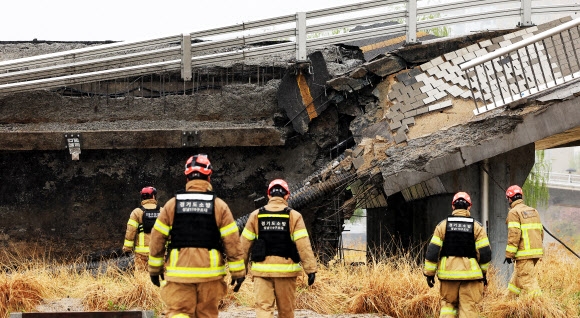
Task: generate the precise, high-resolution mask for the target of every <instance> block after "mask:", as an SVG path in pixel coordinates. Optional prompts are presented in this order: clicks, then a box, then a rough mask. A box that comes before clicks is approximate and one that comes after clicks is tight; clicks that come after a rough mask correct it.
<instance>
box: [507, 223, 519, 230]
mask: <svg viewBox="0 0 580 318" xmlns="http://www.w3.org/2000/svg"><path fill="white" fill-rule="evenodd" d="M520 226H521V225H520V222H509V223H508V229H509V228H510V227H512V228H517V229H519V228H520Z"/></svg>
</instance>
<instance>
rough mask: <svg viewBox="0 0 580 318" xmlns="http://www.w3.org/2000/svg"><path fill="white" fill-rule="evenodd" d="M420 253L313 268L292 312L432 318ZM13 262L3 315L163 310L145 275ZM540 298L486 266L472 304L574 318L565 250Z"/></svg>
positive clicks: (570, 262) (491, 311)
mask: <svg viewBox="0 0 580 318" xmlns="http://www.w3.org/2000/svg"><path fill="white" fill-rule="evenodd" d="M419 254H420V253H418V252H416V251H412V250H411V251H409V250H407V251H402V250H401V252H399V253H397V255H396V256H390V257H384V256H383V257H377V258H376V259H375V260H374V261H372V262H369V263H368V264H366V265H360V266H350V265H347V264H344V263H341V262H337V264H335V265H332V266H328V267H324V266H321V268H320V270H319V272H318V273H317V276H316V282H315V284H314V285H312V286H307V285H306V276H305V275H304V276H302V277H299V279H298V287H297V300H296V302H297V307H298V308H301V309H310V310H313V311H315V312H318V313H321V314H339V313H380V314H383V315H389V316H392V317H402V318H405V317H437V316H438V313H439V292H438V287H439V284H438V283H437V284H436V286H435V288H431V289H430V288H429V287H428V286H427V284H426V282H425V278H424V276H423V274H422V264H421V263H420V261H419V259H420V258H421V255H419ZM17 259H18V257H15V258H13V260H14V261H11V262H9V263H7V264H2V267H3V268H4V273H0V317H8V314H9V313H10V312H17V311H24V312H34V311H37V309H36V308H37V306H38V305H39V304H40V303H41V302H43V301H44V302H46V301H51V300H56V299H61V298H67V297H70V298H78V299H82V303H83V305H84V307H85V310H87V311H96V310H98V311H101V310H110V311H118V310H154V311H155V312H157V313H159V312H161V311H162V310H163V305H162V303H161V300H160V297H159V288H157V287H155V286H153V285H152V284H151V282H150V280H149V275H148V274H147V273H146V272H135V273H133V272H122V271H120V270H119V269H117V268H115V267H109V268H108V270H107V271H105V272H103V273H100V274H95V273H92V272H90V271H84V270H83V271H77V270H71V268H70V267H63V266H60V265H57V264H53V263H48V262H47V261H45V260H21V261H20V263H18V261H16V260H17ZM538 270H539V275H538V277H539V283H540V286H541V288H542V290H543V295H542V296H540V297H535V298H531V297H523V296H522V297H519V298H509V297H506V296H504V291H505V282H504V281H503V280H504V279H503V276H502V275H501V273H498V272H497V271H496V270H495V269H494V268H492V269H491V270H490V272H489V274H488V280H489V285H488V286H487V288H486V290H485V295H484V299H483V301H482V302H481V303H480V305H479V307H480V316H481V317H487V318H496V317H530V318H535V317H538V318H539V317H579V316H580V280H579V279H578V277H577V275H578V273H580V260H579V259H577V258H576V257H574V256H573V255H572V254H571V253H569V252H568V251H566V250H564V249H562V248H559V247H555V246H550V247H549V248H547V250H546V256H545V258H544V259H543V260H542V261H541V262H540V263H539V264H538ZM253 304H254V295H253V283H252V279H251V277H248V279H246V281H245V282H244V284H243V285H242V288H241V290H240V292H238V293H235V294H234V293H233V292H231V287H230V291H229V293H228V295H227V296H226V297H225V298H224V300H223V302H222V304H221V308H222V310H225V309H227V307H229V306H232V305H236V306H244V307H252V306H253Z"/></svg>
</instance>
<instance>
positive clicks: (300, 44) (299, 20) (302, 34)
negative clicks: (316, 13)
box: [296, 12, 306, 62]
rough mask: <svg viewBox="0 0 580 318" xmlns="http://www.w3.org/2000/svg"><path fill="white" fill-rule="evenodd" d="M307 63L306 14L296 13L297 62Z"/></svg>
mask: <svg viewBox="0 0 580 318" xmlns="http://www.w3.org/2000/svg"><path fill="white" fill-rule="evenodd" d="M304 61H306V12H297V13H296V62H304Z"/></svg>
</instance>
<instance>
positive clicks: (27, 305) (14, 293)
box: [0, 273, 44, 317]
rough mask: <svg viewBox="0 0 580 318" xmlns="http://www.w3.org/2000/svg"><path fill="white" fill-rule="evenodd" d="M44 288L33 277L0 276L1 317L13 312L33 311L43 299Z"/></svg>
mask: <svg viewBox="0 0 580 318" xmlns="http://www.w3.org/2000/svg"><path fill="white" fill-rule="evenodd" d="M43 290H44V288H43V286H42V285H41V284H39V282H38V281H37V279H36V278H35V277H33V276H29V275H25V274H19V273H14V274H7V273H3V274H2V275H0V317H8V316H9V313H10V312H13V311H33V310H34V308H35V307H36V306H38V305H39V304H40V303H41V301H42V298H43Z"/></svg>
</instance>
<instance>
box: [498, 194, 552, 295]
mask: <svg viewBox="0 0 580 318" xmlns="http://www.w3.org/2000/svg"><path fill="white" fill-rule="evenodd" d="M523 195H524V192H523V191H522V188H520V187H519V186H517V185H512V186H510V187H509V188H508V189H507V190H506V192H505V196H506V198H507V200H508V203H509V205H510V210H509V212H508V215H507V219H506V224H507V227H508V237H507V246H506V248H505V260H504V264H505V263H508V264H511V263H512V262H515V264H514V267H515V268H514V272H513V275H512V277H511V280H510V282H509V284H508V288H507V292H506V294H507V295H512V296H515V295H520V294H521V293H522V292H525V293H527V294H529V295H531V296H536V295H540V294H541V290H540V287H539V285H538V280H537V277H536V271H535V267H536V264H537V263H538V261H539V260H540V258H542V256H543V255H544V250H543V248H542V243H543V240H544V229H543V226H542V221H541V220H540V214H539V213H538V211H537V210H536V209H534V208H532V207H529V206H527V205H525V204H524V200H523Z"/></svg>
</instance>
